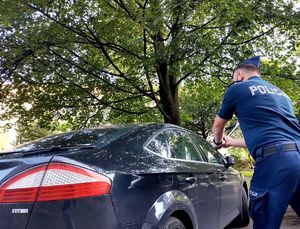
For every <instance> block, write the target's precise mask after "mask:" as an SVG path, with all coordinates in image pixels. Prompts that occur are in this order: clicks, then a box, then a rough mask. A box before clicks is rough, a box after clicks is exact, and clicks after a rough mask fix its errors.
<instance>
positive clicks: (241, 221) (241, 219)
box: [229, 188, 250, 227]
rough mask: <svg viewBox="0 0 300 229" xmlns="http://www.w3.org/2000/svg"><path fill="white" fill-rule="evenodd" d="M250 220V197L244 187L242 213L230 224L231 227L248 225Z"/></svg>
mask: <svg viewBox="0 0 300 229" xmlns="http://www.w3.org/2000/svg"><path fill="white" fill-rule="evenodd" d="M249 222H250V216H249V211H248V197H247V193H246V191H245V189H244V188H242V206H241V212H240V214H239V215H238V216H237V217H236V218H235V219H234V220H233V221H232V222H231V223H230V224H229V227H246V226H248V224H249Z"/></svg>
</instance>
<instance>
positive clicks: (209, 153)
mask: <svg viewBox="0 0 300 229" xmlns="http://www.w3.org/2000/svg"><path fill="white" fill-rule="evenodd" d="M192 139H193V141H194V142H195V144H196V145H197V146H198V148H199V149H200V151H201V155H202V157H203V158H204V160H205V161H207V162H209V163H214V164H222V165H223V164H224V161H223V158H222V156H221V155H219V153H218V152H217V151H216V150H215V149H214V148H213V147H212V146H211V145H210V144H209V143H208V142H206V141H205V140H204V139H202V138H200V137H199V136H196V135H194V134H193V135H192Z"/></svg>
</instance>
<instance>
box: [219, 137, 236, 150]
mask: <svg viewBox="0 0 300 229" xmlns="http://www.w3.org/2000/svg"><path fill="white" fill-rule="evenodd" d="M223 140H224V141H223V144H222V147H223V148H228V147H231V146H233V145H234V138H232V137H229V136H226V135H225V136H224V137H223Z"/></svg>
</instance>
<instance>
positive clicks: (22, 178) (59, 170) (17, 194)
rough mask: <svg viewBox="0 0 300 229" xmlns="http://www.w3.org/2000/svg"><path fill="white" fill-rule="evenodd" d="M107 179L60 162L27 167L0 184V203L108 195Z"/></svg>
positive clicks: (109, 182) (108, 182) (108, 181)
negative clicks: (27, 168)
mask: <svg viewBox="0 0 300 229" xmlns="http://www.w3.org/2000/svg"><path fill="white" fill-rule="evenodd" d="M110 188H111V181H110V179H109V178H107V177H105V176H103V175H100V174H98V173H95V172H93V171H90V170H87V169H84V168H81V167H78V166H74V165H70V164H64V163H50V164H49V165H48V166H46V165H42V166H38V167H34V168H31V169H29V170H27V171H25V172H23V173H20V174H18V175H17V176H15V177H13V178H11V179H9V180H8V181H6V182H5V183H4V184H2V185H1V186H0V203H16V202H19V203H20V202H34V201H37V202H40V201H51V200H65V199H73V198H82V197H89V196H99V195H105V194H108V193H109V191H110Z"/></svg>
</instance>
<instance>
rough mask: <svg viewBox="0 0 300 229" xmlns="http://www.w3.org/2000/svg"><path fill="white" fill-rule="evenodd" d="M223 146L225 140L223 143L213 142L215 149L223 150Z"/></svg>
mask: <svg viewBox="0 0 300 229" xmlns="http://www.w3.org/2000/svg"><path fill="white" fill-rule="evenodd" d="M223 144H224V140H223V139H222V141H221V142H218V143H217V142H215V140H213V144H212V145H213V147H214V149H216V150H217V149H221V148H222V147H223Z"/></svg>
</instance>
